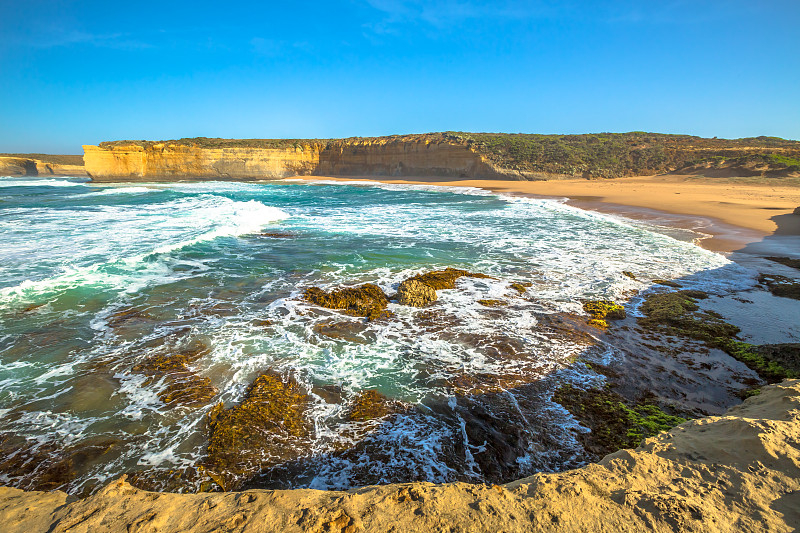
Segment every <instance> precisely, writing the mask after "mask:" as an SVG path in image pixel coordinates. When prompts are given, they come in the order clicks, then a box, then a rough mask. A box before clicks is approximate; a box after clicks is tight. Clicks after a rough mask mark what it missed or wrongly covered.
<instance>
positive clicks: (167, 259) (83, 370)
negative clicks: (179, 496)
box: [0, 180, 754, 490]
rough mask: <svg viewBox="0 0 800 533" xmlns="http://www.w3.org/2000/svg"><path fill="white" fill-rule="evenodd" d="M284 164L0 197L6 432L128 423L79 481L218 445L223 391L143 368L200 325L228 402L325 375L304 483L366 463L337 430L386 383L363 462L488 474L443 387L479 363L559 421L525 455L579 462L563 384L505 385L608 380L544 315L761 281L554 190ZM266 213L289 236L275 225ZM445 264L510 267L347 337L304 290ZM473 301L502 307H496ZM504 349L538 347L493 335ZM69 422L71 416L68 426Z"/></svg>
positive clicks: (206, 358)
mask: <svg viewBox="0 0 800 533" xmlns="http://www.w3.org/2000/svg"><path fill="white" fill-rule="evenodd" d="M29 181H33V180H29ZM57 181H60V180H57ZM287 181H288V180H287ZM287 181H282V182H278V183H226V182H210V183H179V184H163V183H160V184H138V185H137V186H136V187H118V186H106V185H103V186H102V187H98V186H95V185H94V184H89V185H87V186H86V190H85V191H80V192H79V193H78V194H72V191H70V195H69V197H67V196H65V195H64V194H63V192H58V189H57V188H56V187H53V188H51V189H47V188H43V189H41V191H37V192H36V193H35V194H36V195H38V196H37V197H36V198H35V201H33V202H31V200H30V199H29V198H28V196H25V197H23V198H17V197H15V196H13V195H9V196H8V197H4V198H3V199H4V201H5V202H4V203H3V204H0V206H1V207H0V214H2V216H0V235H2V236H3V238H4V242H5V243H6V244H7V245H6V246H4V247H3V249H2V250H0V265H1V266H0V287H2V288H1V289H0V328H2V329H3V333H4V335H3V337H2V338H0V399H3V401H4V404H2V405H0V407H2V409H5V410H7V413H6V414H7V415H9V416H4V417H0V418H1V420H0V433H2V432H6V433H16V434H24V435H31V436H34V437H35V438H36V439H40V440H41V441H42V442H57V441H58V440H59V439H62V438H64V435H63V433H64V431H67V432H68V433H69V434H70V435H71V436H70V438H71V439H72V441H71V442H79V441H81V439H85V438H89V437H91V436H92V435H97V434H103V435H106V436H113V437H115V438H119V439H121V440H122V441H124V446H123V447H122V448H121V451H120V453H119V454H117V455H114V456H113V457H110V458H109V459H108V460H107V461H106V462H104V463H102V464H98V465H97V466H95V467H93V468H94V469H93V470H91V471H90V472H87V473H85V474H82V475H81V477H80V478H79V479H77V480H76V481H75V482H73V484H72V485H71V486H70V487H69V488H70V489H71V490H77V489H78V488H80V487H82V486H85V485H86V484H87V483H94V482H96V481H97V480H102V479H107V478H109V477H114V476H118V475H119V474H121V473H123V472H127V471H130V470H135V469H137V468H143V467H153V466H157V467H165V468H172V467H177V466H187V465H191V464H193V463H194V462H195V461H197V460H198V459H200V458H201V457H202V454H203V443H204V440H203V436H202V432H203V431H204V430H203V427H204V426H203V423H202V421H203V417H204V416H205V413H206V412H207V411H208V409H209V408H210V406H205V407H202V408H192V409H168V408H166V407H165V406H164V405H163V404H162V403H161V402H160V400H159V399H158V392H159V390H161V388H163V386H164V381H163V378H159V379H150V378H149V377H147V376H145V375H143V374H141V373H136V372H135V371H134V370H133V369H134V367H135V366H136V364H137V363H138V362H141V361H142V360H143V359H144V358H147V357H149V356H151V355H154V354H165V353H181V350H182V349H184V348H185V347H186V346H187V344H186V343H189V342H197V343H200V344H201V345H202V346H204V347H205V348H206V349H204V350H202V354H203V355H202V356H201V357H200V358H199V359H197V360H196V361H194V362H193V363H192V371H194V372H196V373H197V374H198V375H200V376H203V377H208V378H209V379H210V380H211V381H212V383H213V384H214V386H215V387H217V388H218V389H219V391H220V393H219V396H218V398H216V399H215V401H224V402H226V403H227V404H231V403H234V402H236V401H239V400H240V399H241V398H242V396H243V394H244V391H245V390H246V388H247V386H248V384H249V383H250V382H251V381H252V379H253V378H254V376H255V375H257V374H258V373H259V372H263V371H265V370H267V369H272V370H275V371H278V372H281V373H283V374H284V375H291V376H293V377H294V378H295V379H296V380H297V381H298V382H300V383H301V384H303V385H304V386H305V388H306V389H307V390H308V391H310V397H311V398H312V405H311V412H310V417H311V419H312V420H313V423H314V428H315V430H314V436H313V440H314V442H313V447H312V448H313V454H314V458H313V460H311V461H310V463H309V464H311V465H312V466H313V469H312V471H311V472H310V473H308V474H307V475H305V474H304V476H305V477H303V476H300V477H298V478H296V480H295V481H292V483H295V484H296V485H298V486H309V487H314V488H347V487H349V486H350V483H351V480H352V479H354V476H356V475H357V474H356V473H357V472H361V473H360V474H358V475H364V474H363V467H364V464H365V463H364V462H365V461H367V462H368V461H369V457H370V455H369V453H367V452H366V451H363V452H359V453H361V455H358V454H356V455H355V456H349V457H347V458H345V457H344V456H341V455H337V454H336V453H335V450H338V449H342V447H343V446H344V447H348V446H354V445H355V444H356V443H355V442H354V441H353V437H352V435H353V433H352V431H350V429H352V427H350V426H348V425H347V424H343V422H342V420H343V417H344V416H345V414H346V412H347V410H348V409H349V408H350V406H351V405H352V403H353V401H354V399H355V397H356V395H357V394H358V393H359V392H360V391H363V390H369V389H377V390H379V391H380V392H381V393H383V394H385V395H386V396H388V397H390V398H392V399H394V400H396V401H398V402H401V403H402V404H403V405H405V406H407V408H408V411H407V412H405V413H404V414H401V415H397V416H396V417H395V418H394V419H393V421H392V423H390V424H383V423H375V424H374V426H369V427H368V428H367V429H368V431H366V435H367V436H366V437H364V440H363V441H361V444H360V446H363V449H364V450H366V449H369V450H380V456H381V461H380V462H376V463H374V464H371V463H370V464H369V468H368V474H369V476H371V477H369V476H368V479H370V480H372V481H374V482H380V481H385V480H397V479H398V476H401V477H402V476H403V475H406V476H408V477H407V479H426V480H428V481H452V480H454V479H462V477H459V476H462V475H463V476H466V477H468V478H470V479H474V480H480V475H481V474H480V472H479V466H478V463H477V462H476V461H478V459H479V458H480V457H481V455H480V454H482V453H485V451H484V449H483V448H482V446H484V444H483V443H481V442H470V440H469V438H468V437H467V434H466V433H467V432H466V427H467V426H466V424H467V422H466V421H465V418H464V413H465V412H464V411H462V409H465V407H464V406H463V405H461V404H459V403H458V402H456V399H455V397H454V396H453V395H452V393H451V392H448V391H450V390H451V389H448V387H449V385H447V383H448V382H449V381H448V380H453V379H455V380H456V381H458V380H459V379H462V378H463V382H464V383H467V384H469V383H476V386H478V385H480V383H479V382H478V381H475V380H477V379H478V378H477V377H478V376H490V377H494V378H497V380H498V383H501V384H502V383H506V384H509V383H510V384H511V385H507V386H506V385H503V386H506V389H505V392H503V394H505V396H503V395H502V394H501V395H500V396H501V400H502V401H503V402H505V404H506V405H507V406H508V409H510V410H512V411H513V412H518V413H519V425H520V427H521V428H523V429H524V431H526V432H527V434H528V435H534V436H535V435H537V431H539V433H541V431H540V430H539V429H537V428H538V426H537V424H538V423H539V422H538V418H537V417H546V418H549V419H552V420H555V421H557V422H554V423H553V425H552V426H549V428H550V429H549V430H548V431H551V432H552V434H551V435H547V436H545V437H546V438H545V437H541V438H545V440H544V441H541V442H540V441H536V442H538V444H536V445H535V446H534V445H532V447H531V449H530V450H529V451H528V453H527V455H524V456H522V457H520V458H519V460H518V463H519V468H520V472H523V473H526V472H532V471H535V470H547V469H554V468H564V467H567V466H570V465H574V464H576V463H575V461H576V457H577V453H578V451H577V450H578V446H577V444H576V443H575V442H574V439H573V438H572V436H571V435H572V433H571V432H570V427H571V426H570V424H574V421H570V420H571V419H570V418H569V417H568V416H567V415H566V413H565V412H564V411H563V409H561V408H560V407H558V406H554V405H551V404H548V403H547V402H546V398H547V390H549V389H548V387H549V386H550V385H541V386H540V387H539V388H540V389H541V391H540V394H541V395H542V398H543V399H542V400H541V401H542V402H543V403H542V405H541V406H539V407H537V409H539V410H538V411H536V415H535V416H534V415H531V414H530V413H531V411H530V409H531V407H530V405H526V406H523V405H520V403H519V402H518V398H517V396H516V395H515V392H514V391H513V390H510V388H511V387H512V385H513V384H514V383H516V382H515V381H514V380H515V379H516V378H517V377H520V376H527V377H526V378H525V380H527V381H526V383H527V382H532V383H534V384H535V383H536V380H537V379H539V378H541V380H542V382H543V383H544V382H545V381H547V382H548V383H549V382H551V381H552V382H558V380H573V381H579V380H581V379H597V378H596V377H594V378H592V377H583V376H585V375H586V374H587V372H588V370H587V368H586V367H585V366H582V365H575V364H572V361H573V359H574V358H575V357H576V356H577V355H579V354H581V353H582V352H583V351H584V348H583V347H582V346H580V345H576V344H574V343H572V342H570V341H569V340H565V339H560V338H555V337H553V336H552V335H547V334H544V333H542V332H541V331H540V329H539V328H538V327H537V324H538V320H539V318H540V317H542V316H543V315H547V314H549V313H554V312H561V311H564V312H573V313H582V312H583V311H582V306H581V301H582V300H583V299H586V298H610V299H617V300H626V299H628V298H629V297H630V296H631V295H633V294H634V293H635V292H636V291H639V290H647V289H648V288H649V287H650V286H652V281H651V280H653V279H671V278H681V282H682V284H684V285H685V286H687V287H696V288H702V289H704V290H710V291H712V292H722V291H726V290H731V289H735V288H743V287H748V286H750V285H752V284H753V283H754V276H753V273H752V272H751V271H749V270H747V269H743V268H741V267H739V266H737V265H735V264H733V263H731V262H729V261H728V260H727V259H726V258H725V257H723V256H721V255H718V254H714V253H712V252H708V251H705V250H703V249H701V248H698V247H697V246H695V245H693V244H692V243H691V242H687V241H681V240H678V239H675V238H673V237H671V236H669V235H665V234H663V233H659V232H658V231H653V229H654V228H652V227H650V226H647V225H643V224H640V223H634V222H632V221H629V220H624V219H620V218H618V217H612V216H608V215H602V214H598V213H591V212H587V211H583V210H580V209H577V208H574V207H571V206H569V205H566V204H564V203H563V202H559V201H557V200H543V199H531V198H520V197H511V196H503V195H497V194H492V193H488V192H487V191H484V190H481V189H469V190H464V189H458V188H452V189H448V188H441V187H435V186H404V185H384V184H379V183H365V182H357V184H358V186H352V185H343V184H342V183H341V182H325V181H317V182H312V184H309V183H292V182H287ZM3 182H4V183H5V182H6V181H5V180H3ZM75 185H80V184H73V185H67V186H68V187H74V186H75ZM17 186H20V187H29V185H14V186H13V187H17ZM98 188H99V189H100V190H99V191H98ZM15 198H16V199H15ZM26 198H27V199H26ZM270 224H279V225H280V232H277V233H279V234H277V237H281V234H284V235H283V237H288V238H277V237H275V236H270V234H269V233H267V234H265V235H263V236H261V235H259V234H260V232H261V231H263V230H264V228H265V227H266V226H268V225H270ZM655 229H656V230H657V229H658V228H655ZM449 266H453V267H458V268H466V269H468V270H472V271H477V272H482V273H485V274H489V275H491V276H493V277H494V278H495V279H473V278H462V279H461V280H460V281H459V285H458V286H459V288H458V290H442V291H439V300H438V302H437V303H436V304H435V306H434V307H432V308H430V309H431V310H433V311H435V312H436V313H437V317H438V318H437V320H441V321H442V323H445V324H446V325H447V327H446V328H444V329H442V328H437V327H431V324H429V323H426V322H425V320H424V317H421V316H420V313H421V312H422V310H420V309H412V308H408V307H404V306H400V305H398V304H395V303H392V304H390V306H389V309H390V310H391V311H392V312H393V313H394V314H395V318H394V319H392V320H387V321H377V322H368V323H366V324H362V325H361V326H359V330H358V332H357V333H354V335H355V336H354V337H353V338H352V339H351V340H342V339H337V338H331V337H326V336H325V335H322V334H320V333H319V331H320V330H319V326H320V324H322V323H327V322H330V321H338V322H341V321H356V320H357V319H354V318H352V317H347V316H343V315H341V314H339V313H336V312H334V311H329V310H322V309H318V308H315V307H314V306H312V305H310V304H308V303H307V302H304V301H302V299H301V294H302V291H303V290H304V288H306V287H309V286H312V285H315V286H321V287H322V288H325V289H329V288H334V287H338V286H343V285H355V284H359V283H364V282H370V283H377V284H378V285H379V286H380V287H381V288H382V289H383V290H384V291H385V292H386V293H387V294H392V293H394V292H395V291H396V289H397V286H398V284H399V283H400V282H401V281H402V280H403V279H406V278H408V277H409V276H412V275H414V274H417V273H420V272H424V271H427V270H430V269H434V268H444V267H449ZM623 270H624V271H631V272H633V273H634V274H635V275H636V277H637V279H638V280H640V281H634V280H632V279H630V278H628V277H627V276H625V275H623V274H622V271H623ZM517 281H521V282H529V283H532V284H533V285H532V287H531V288H530V290H529V291H528V292H527V293H526V294H524V295H520V294H518V293H517V292H516V291H515V290H514V289H512V288H511V287H510V283H512V282H517ZM478 300H502V301H505V302H507V305H506V306H504V307H502V308H498V309H489V308H487V307H485V306H483V305H481V304H479V303H478ZM636 301H637V300H636V299H634V301H633V304H632V305H631V306H629V307H630V309H631V311H634V309H635V304H636ZM634 312H635V311H634ZM436 325H437V324H434V326H436ZM493 350H494V351H493ZM503 350H507V351H508V350H510V351H511V352H515V351H521V353H520V354H519V357H507V356H503V357H501V356H498V355H497V354H496V353H495V352H497V351H503ZM602 356H603V357H606V356H607V357H613V353H611V352H609V353H608V354H606V355H602ZM87 375H88V376H93V375H97V376H106V378H103V379H106V381H105V382H103V383H105V384H106V385H104V386H107V387H113V390H112V391H111V392H108V393H106V392H104V393H103V395H104V396H103V398H104V399H103V398H101V400H99V402H100V403H101V404H102V405H103V406H105V407H104V409H106V411H104V412H103V414H102V417H101V416H99V415H98V414H97V413H95V412H94V411H91V412H89V411H87V412H82V411H77V410H76V409H75V406H76V405H78V406H81V408H83V409H85V408H86V407H85V406H86V405H87V404H88V405H94V404H93V403H92V402H91V401H88V400H86V399H85V398H84V397H82V396H81V394H87V393H88V392H87V391H86V390H85V389H82V388H81V386H82V384H81V383H77V382H76V380H78V379H80V378H81V377H83V376H87ZM531 376H534V378H531ZM494 378H493V379H494ZM98 379H100V378H99V377H98ZM480 379H484V378H480ZM503 380H505V381H503ZM108 383H112V384H113V385H108ZM322 386H335V387H338V390H340V394H341V397H342V401H341V402H338V403H337V402H334V403H328V402H327V401H326V400H324V399H323V397H322V394H321V393H319V391H320V389H319V388H318V387H322ZM467 386H469V385H467ZM537 386H538V385H537ZM84 387H85V386H84ZM98 390H100V388H99V387H98ZM110 390H111V389H110ZM537 390H539V389H537ZM314 391H317V392H314ZM106 396H107V397H106ZM459 401H463V400H459ZM454 402H456V403H454ZM44 405H51V407H50V408H48V409H49V410H48V409H44V408H43V406H44ZM526 413H527V414H526ZM55 424H63V425H62V426H61V427H62V428H63V429H61V430H59V431H60V432H54V430H53V427H54V425H55ZM348 427H349V428H350V429H348ZM362 429H363V428H362ZM131 435H135V436H136V438H132V437H131ZM548 439H549V440H548ZM534 440H535V439H534ZM454 442H455V443H456V444H457V445H458V446H459V447H460V448H459V449H463V450H464V452H463V453H464V457H463V458H462V459H463V468H464V470H463V471H462V472H456V471H455V470H454V467H453V466H452V463H449V462H448V461H447V460H445V459H446V458H443V454H445V455H446V453H447V452H445V451H444V450H447V449H449V448H448V446H453V445H454V444H453V443H454ZM548 443H550V444H548ZM359 449H361V448H359ZM353 453H355V452H353ZM315 461H316V462H315Z"/></svg>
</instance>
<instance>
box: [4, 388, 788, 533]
mask: <svg viewBox="0 0 800 533" xmlns="http://www.w3.org/2000/svg"><path fill="white" fill-rule="evenodd" d="M798 442H800V381H798V380H792V381H788V380H787V381H784V382H783V383H782V384H779V385H773V386H770V387H765V388H764V389H763V390H762V392H761V394H759V395H757V396H754V397H752V398H750V399H748V400H746V401H745V402H744V403H743V404H742V405H741V406H738V407H735V408H733V409H731V410H730V411H728V413H726V415H725V416H715V417H709V418H704V419H699V420H693V421H690V422H686V423H684V424H682V425H680V426H678V427H676V428H674V429H672V430H670V431H669V432H667V433H662V434H660V435H659V436H657V437H654V438H652V439H648V440H646V441H645V443H644V444H643V445H642V446H640V447H639V448H637V449H636V450H622V451H619V452H616V453H614V454H611V455H609V456H607V457H606V458H605V459H603V460H602V461H601V462H600V463H598V464H592V465H589V466H587V467H585V468H581V469H578V470H572V471H569V472H562V473H558V474H536V475H534V476H531V477H529V478H525V479H521V480H519V481H515V482H513V483H509V484H507V485H504V486H497V485H495V486H491V487H490V486H485V485H470V484H465V483H451V484H446V485H433V484H430V483H407V484H396V485H386V486H381V487H364V488H361V489H355V490H351V491H347V492H325V491H315V490H294V491H264V490H256V491H247V492H240V493H214V494H211V493H205V494H187V495H181V494H167V493H153V492H147V491H142V490H138V489H135V488H133V487H132V486H130V485H129V484H128V483H126V482H125V480H124V478H123V479H120V480H117V481H114V482H112V483H110V484H109V485H108V486H107V487H106V488H105V489H103V490H101V491H100V492H98V493H97V494H95V495H93V496H91V497H89V498H86V499H82V500H77V501H72V502H69V499H68V496H67V495H66V494H65V493H63V492H58V491H56V492H24V491H22V490H18V489H11V488H0V523H1V524H3V525H4V531H6V532H9V533H14V532H24V533H36V532H40V531H41V532H44V531H52V532H62V531H70V532H75V533H78V532H89V531H160V532H168V531H186V532H211V531H242V532H260V531H264V532H266V531H298V532H299V531H336V532H347V533H350V532H357V531H359V532H360V531H365V532H366V531H380V532H386V531H394V532H403V531H409V532H412V531H413V532H417V531H464V532H467V531H507V532H511V531H609V532H611V531H613V532H618V531H730V532H734V531H736V532H740V531H771V532H779V531H794V530H796V528H797V527H798V525H800V449H799V448H798Z"/></svg>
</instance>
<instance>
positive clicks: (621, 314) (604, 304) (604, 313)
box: [583, 300, 627, 329]
mask: <svg viewBox="0 0 800 533" xmlns="http://www.w3.org/2000/svg"><path fill="white" fill-rule="evenodd" d="M583 310H584V311H586V312H587V313H589V314H590V315H591V316H592V318H591V319H590V320H589V324H590V325H592V326H595V327H598V328H600V329H606V328H607V327H608V320H621V319H623V318H625V317H626V316H627V315H626V314H625V308H624V307H623V306H621V305H619V304H617V303H614V302H612V301H610V300H592V301H589V302H585V303H584V304H583Z"/></svg>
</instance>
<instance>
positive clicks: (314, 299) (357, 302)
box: [303, 283, 391, 320]
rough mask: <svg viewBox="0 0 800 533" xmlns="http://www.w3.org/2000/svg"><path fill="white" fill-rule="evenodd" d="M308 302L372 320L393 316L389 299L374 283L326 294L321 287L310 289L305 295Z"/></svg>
mask: <svg viewBox="0 0 800 533" xmlns="http://www.w3.org/2000/svg"><path fill="white" fill-rule="evenodd" d="M303 298H304V299H306V300H307V301H309V302H311V303H313V304H315V305H319V306H320V307H326V308H328V309H341V310H343V311H344V312H346V313H347V314H350V315H355V316H363V317H366V318H369V319H370V320H375V319H378V318H385V317H389V316H391V313H390V312H389V311H387V310H386V308H387V307H388V305H389V298H387V297H386V294H384V292H383V291H382V290H381V288H380V287H378V286H377V285H375V284H374V283H365V284H364V285H359V286H357V287H346V288H344V289H338V290H332V291H330V292H325V291H324V290H322V289H320V288H319V287H309V288H308V289H306V290H305V292H304V293H303Z"/></svg>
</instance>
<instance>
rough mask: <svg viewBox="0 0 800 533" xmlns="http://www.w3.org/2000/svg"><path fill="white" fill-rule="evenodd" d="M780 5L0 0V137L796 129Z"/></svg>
mask: <svg viewBox="0 0 800 533" xmlns="http://www.w3.org/2000/svg"><path fill="white" fill-rule="evenodd" d="M799 27H800V2H798V1H797V0H786V1H770V0H763V1H760V2H754V1H752V0H748V1H739V0H719V1H717V0H694V1H669V0H664V1H660V2H645V1H641V0H640V1H606V2H600V1H598V2H577V1H563V2H555V1H528V2H521V1H511V0H495V1H478V0H445V1H436V0H427V1H423V0H345V1H342V2H334V1H329V2H310V1H306V2H286V1H284V2H274V3H273V2H227V3H225V2H220V1H219V0H216V1H214V2H205V1H202V0H198V1H194V2H191V3H182V2H170V1H163V0H162V1H161V2H149V1H138V2H134V3H130V2H108V1H106V2H91V1H82V2H73V1H68V0H61V1H58V2H55V1H37V0H25V1H13V0H0V36H2V38H1V39H0V73H1V74H2V82H1V83H0V116H2V117H3V121H2V128H0V152H30V151H43V152H50V153H81V149H80V145H81V144H96V143H98V142H100V141H103V140H116V139H171V138H180V137H194V136H208V137H240V138H251V137H255V138H279V137H280V138H282V137H289V138H297V137H304V138H305V137H316V138H327V137H347V136H372V135H389V134H394V133H419V132H429V131H443V130H461V131H503V132H526V133H585V132H600V131H633V130H645V131H656V132H664V133H689V134H694V135H702V136H709V137H713V136H719V137H746V136H757V135H776V136H781V137H786V138H792V139H800V31H799V30H798V28H799Z"/></svg>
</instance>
